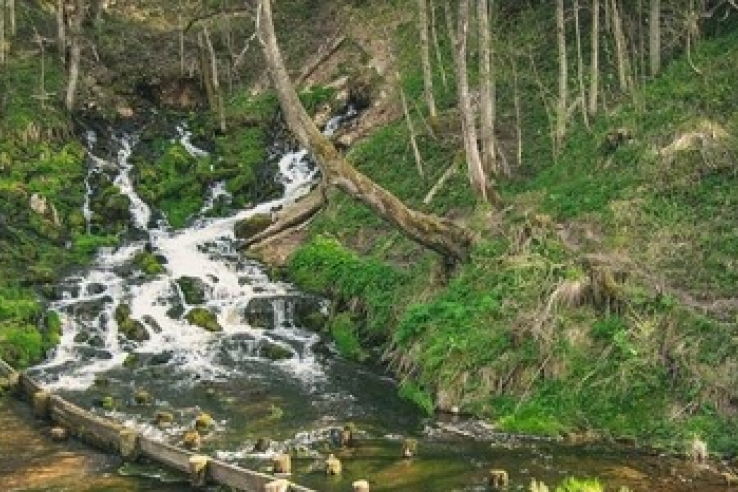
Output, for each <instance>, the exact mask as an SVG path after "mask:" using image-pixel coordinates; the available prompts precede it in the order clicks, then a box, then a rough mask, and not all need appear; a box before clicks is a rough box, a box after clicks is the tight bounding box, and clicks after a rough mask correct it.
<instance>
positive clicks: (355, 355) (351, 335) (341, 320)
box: [328, 313, 366, 361]
mask: <svg viewBox="0 0 738 492" xmlns="http://www.w3.org/2000/svg"><path fill="white" fill-rule="evenodd" d="M328 328H329V330H330V333H331V336H332V337H333V341H334V342H335V343H336V348H337V349H338V352H339V353H340V354H341V355H342V356H344V357H346V358H347V359H354V360H359V361H360V360H363V359H365V358H366V353H365V352H364V351H363V350H362V348H361V341H360V340H359V336H358V333H357V327H356V323H354V321H353V320H352V319H351V314H350V313H339V314H337V315H335V316H333V318H331V320H330V322H329V324H328Z"/></svg>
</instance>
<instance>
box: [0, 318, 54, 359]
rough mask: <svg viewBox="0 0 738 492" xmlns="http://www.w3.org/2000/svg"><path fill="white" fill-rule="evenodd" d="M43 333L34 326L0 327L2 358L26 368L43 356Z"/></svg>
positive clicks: (0, 351) (0, 355) (0, 354)
mask: <svg viewBox="0 0 738 492" xmlns="http://www.w3.org/2000/svg"><path fill="white" fill-rule="evenodd" d="M43 347H44V344H43V339H42V337H41V333H39V332H38V330H37V329H36V328H34V327H33V326H19V327H12V328H10V327H3V326H2V325H0V357H2V358H3V359H4V360H5V361H7V362H8V363H9V364H11V365H13V366H15V367H19V368H24V367H28V366H29V365H31V364H33V363H36V362H38V361H40V360H41V357H42V356H43Z"/></svg>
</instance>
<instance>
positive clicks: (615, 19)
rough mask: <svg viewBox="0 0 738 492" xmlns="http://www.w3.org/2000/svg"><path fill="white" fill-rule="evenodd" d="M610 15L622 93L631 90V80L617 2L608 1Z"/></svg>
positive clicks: (626, 45) (614, 0)
mask: <svg viewBox="0 0 738 492" xmlns="http://www.w3.org/2000/svg"><path fill="white" fill-rule="evenodd" d="M610 14H611V16H612V33H613V37H614V38H615V61H616V66H617V70H618V83H619V85H620V90H621V91H623V92H624V93H628V92H630V90H631V89H632V88H633V80H632V74H631V68H630V57H629V55H628V41H627V39H626V37H625V29H624V27H623V18H622V16H621V15H620V7H619V5H618V0H610Z"/></svg>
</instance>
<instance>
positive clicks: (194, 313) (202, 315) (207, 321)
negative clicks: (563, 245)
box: [185, 307, 223, 332]
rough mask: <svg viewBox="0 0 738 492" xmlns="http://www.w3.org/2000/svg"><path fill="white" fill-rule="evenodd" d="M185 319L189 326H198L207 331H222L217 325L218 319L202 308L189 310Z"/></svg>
mask: <svg viewBox="0 0 738 492" xmlns="http://www.w3.org/2000/svg"><path fill="white" fill-rule="evenodd" d="M185 318H186V319H187V321H189V322H190V324H193V325H195V326H199V327H200V328H204V329H206V330H208V331H212V332H216V331H223V327H222V326H220V324H219V323H218V318H217V317H216V316H215V314H214V313H212V312H210V311H209V310H207V309H205V308H203V307H196V308H193V309H191V310H190V311H189V312H188V313H187V315H186V316H185Z"/></svg>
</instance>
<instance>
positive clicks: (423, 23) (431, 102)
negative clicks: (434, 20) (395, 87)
mask: <svg viewBox="0 0 738 492" xmlns="http://www.w3.org/2000/svg"><path fill="white" fill-rule="evenodd" d="M418 29H419V30H420V54H421V59H422V61H423V94H424V95H425V103H426V105H427V106H428V113H429V114H430V117H431V118H436V117H437V116H438V111H437V110H436V98H435V97H434V95H433V71H432V69H431V56H430V40H429V31H430V29H429V22H428V3H427V0H418Z"/></svg>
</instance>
